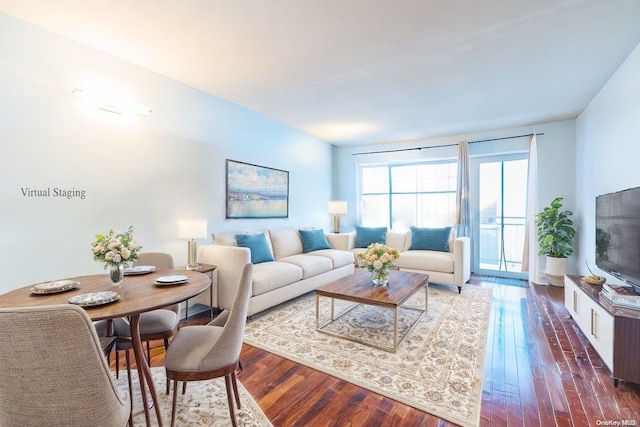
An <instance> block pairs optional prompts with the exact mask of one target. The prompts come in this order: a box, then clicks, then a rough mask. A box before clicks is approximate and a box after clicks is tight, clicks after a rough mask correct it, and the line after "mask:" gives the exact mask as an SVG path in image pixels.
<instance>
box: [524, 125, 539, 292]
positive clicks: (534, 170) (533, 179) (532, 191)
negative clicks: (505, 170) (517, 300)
mask: <svg viewBox="0 0 640 427" xmlns="http://www.w3.org/2000/svg"><path fill="white" fill-rule="evenodd" d="M536 213H538V145H537V141H536V136H535V134H534V135H531V136H530V137H529V171H528V174H527V219H526V222H525V237H524V253H523V257H522V258H523V259H522V271H528V272H529V281H530V282H534V283H540V277H538V273H539V271H540V265H539V264H540V263H539V260H540V258H539V257H538V250H539V245H538V235H537V232H536V220H535V215H536Z"/></svg>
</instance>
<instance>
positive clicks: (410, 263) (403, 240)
mask: <svg viewBox="0 0 640 427" xmlns="http://www.w3.org/2000/svg"><path fill="white" fill-rule="evenodd" d="M452 234H453V233H451V234H450V237H449V240H448V244H447V246H448V247H447V248H446V249H447V250H446V251H444V250H419V249H410V248H411V246H412V233H411V230H408V231H402V232H395V231H391V230H389V231H386V232H385V233H384V242H382V241H379V242H378V243H384V244H386V245H387V246H390V247H392V248H395V249H397V250H398V251H400V257H399V258H398V259H397V260H396V261H395V263H394V265H395V267H397V268H398V269H399V270H401V271H414V272H418V273H426V274H428V275H429V283H441V284H445V285H451V286H456V287H457V288H458V292H461V291H462V285H464V284H465V283H467V281H468V280H469V278H470V276H471V242H470V239H469V238H468V237H458V238H454V237H453V236H452ZM328 237H329V242H332V246H333V247H335V248H338V249H343V250H349V251H351V252H353V253H354V254H357V253H359V252H363V251H365V250H366V248H365V247H356V240H357V239H356V231H353V232H349V233H344V234H335V235H329V236H328ZM361 246H362V245H361ZM443 249H444V248H443Z"/></svg>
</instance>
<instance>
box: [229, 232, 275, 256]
mask: <svg viewBox="0 0 640 427" xmlns="http://www.w3.org/2000/svg"><path fill="white" fill-rule="evenodd" d="M236 242H237V243H238V246H240V247H241V248H249V250H250V251H251V263H252V264H259V263H261V262H268V261H274V259H273V255H272V254H271V250H269V245H268V244H267V238H266V237H265V236H264V234H262V233H260V234H236Z"/></svg>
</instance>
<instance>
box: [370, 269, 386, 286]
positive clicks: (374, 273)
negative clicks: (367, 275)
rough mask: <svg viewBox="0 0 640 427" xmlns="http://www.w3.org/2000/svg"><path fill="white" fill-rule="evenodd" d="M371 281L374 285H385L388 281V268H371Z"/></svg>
mask: <svg viewBox="0 0 640 427" xmlns="http://www.w3.org/2000/svg"><path fill="white" fill-rule="evenodd" d="M371 281H372V282H373V284H374V285H375V286H386V284H387V283H389V269H388V268H381V269H379V270H375V269H374V270H371Z"/></svg>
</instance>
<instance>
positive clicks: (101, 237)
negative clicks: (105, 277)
mask: <svg viewBox="0 0 640 427" xmlns="http://www.w3.org/2000/svg"><path fill="white" fill-rule="evenodd" d="M141 248H142V246H140V245H138V244H137V243H136V242H135V240H133V227H132V226H130V227H129V228H128V229H127V231H125V232H124V233H120V234H116V233H115V232H114V231H113V230H109V233H107V234H96V241H95V242H93V243H92V244H91V252H92V253H93V259H94V260H96V261H102V262H104V263H105V265H104V268H105V269H108V270H109V278H110V279H111V282H112V283H113V284H114V285H115V286H118V285H120V283H121V282H122V278H123V277H124V263H126V262H133V261H135V260H137V259H138V252H139V251H140V249H141Z"/></svg>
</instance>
